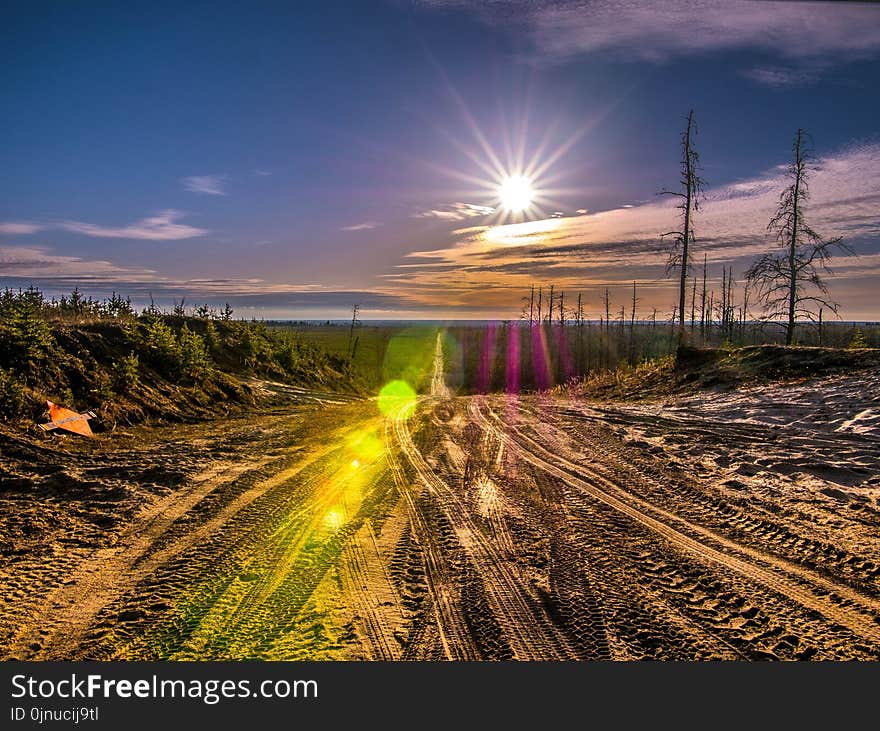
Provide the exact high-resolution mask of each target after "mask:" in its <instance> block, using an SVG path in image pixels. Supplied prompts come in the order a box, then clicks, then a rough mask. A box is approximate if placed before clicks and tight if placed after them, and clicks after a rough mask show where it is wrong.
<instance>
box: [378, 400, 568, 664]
mask: <svg viewBox="0 0 880 731" xmlns="http://www.w3.org/2000/svg"><path fill="white" fill-rule="evenodd" d="M407 418H408V414H407V413H404V412H403V410H401V412H400V413H397V414H395V415H394V416H393V417H392V424H393V429H394V433H395V435H396V437H397V443H398V444H399V445H400V448H401V450H402V451H403V453H404V455H405V456H406V457H407V459H408V461H409V463H410V464H411V465H412V466H413V469H415V471H416V474H417V475H418V477H419V479H420V480H421V481H422V482H423V483H424V484H425V485H426V486H427V488H428V489H429V490H431V491H432V492H433V493H434V494H435V495H437V496H438V497H439V498H441V505H443V508H444V511H445V512H446V515H447V517H448V519H449V520H450V522H451V523H452V525H453V527H454V528H455V530H456V533H457V534H458V537H459V541H460V543H461V544H462V546H463V547H464V548H465V550H466V552H467V553H468V555H469V556H470V558H471V560H472V562H473V563H474V566H475V567H476V569H477V571H478V572H479V573H480V574H481V576H482V577H483V585H484V589H485V592H486V596H487V599H488V601H489V604H490V607H491V609H492V612H493V614H494V615H495V616H496V617H497V618H498V619H499V621H500V623H501V626H502V628H503V630H504V632H505V633H506V634H507V636H508V640H509V641H510V644H511V647H512V649H513V651H514V655H515V657H516V658H517V659H521V660H526V659H531V660H547V659H557V660H561V659H573V658H576V657H577V653H576V652H575V651H574V650H573V649H572V648H571V647H570V646H569V644H568V641H567V639H566V638H565V636H564V634H563V633H562V632H560V631H559V629H558V628H557V627H556V626H555V625H554V624H553V622H552V620H551V619H550V618H549V617H547V616H546V614H545V613H544V612H543V610H542V609H541V608H539V607H538V606H537V603H536V602H535V601H534V600H532V599H531V597H530V594H529V592H528V590H527V589H526V587H525V586H524V585H523V583H522V581H521V580H520V579H519V577H517V576H516V575H515V574H514V573H513V572H512V571H511V570H510V568H509V567H508V566H507V565H506V563H505V562H504V560H503V559H502V558H501V557H500V556H499V555H498V553H497V552H496V551H495V549H494V548H493V547H492V545H491V544H490V543H489V541H487V540H486V538H485V537H484V536H483V535H482V532H481V531H480V530H479V528H478V527H476V526H475V525H474V524H473V521H472V520H471V518H470V516H469V513H468V510H467V508H466V507H465V506H464V505H462V503H461V501H460V500H459V498H458V496H457V495H456V494H455V493H454V492H453V491H452V490H450V489H449V487H448V486H447V485H446V483H445V482H443V480H441V479H440V478H439V477H438V476H437V475H436V474H435V473H434V471H433V470H432V469H431V467H430V466H429V465H428V463H427V462H426V461H425V459H424V457H423V456H422V454H421V452H420V451H419V450H418V448H417V447H416V446H415V444H414V443H413V441H412V437H411V435H410V433H409V428H408V424H407Z"/></svg>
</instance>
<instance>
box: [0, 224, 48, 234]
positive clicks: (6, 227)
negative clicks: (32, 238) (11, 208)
mask: <svg viewBox="0 0 880 731" xmlns="http://www.w3.org/2000/svg"><path fill="white" fill-rule="evenodd" d="M44 228H46V227H45V226H43V225H42V224H39V223H28V222H26V221H6V222H4V223H0V234H7V235H10V236H15V235H18V234H32V233H36V232H37V231H42V230H43V229H44Z"/></svg>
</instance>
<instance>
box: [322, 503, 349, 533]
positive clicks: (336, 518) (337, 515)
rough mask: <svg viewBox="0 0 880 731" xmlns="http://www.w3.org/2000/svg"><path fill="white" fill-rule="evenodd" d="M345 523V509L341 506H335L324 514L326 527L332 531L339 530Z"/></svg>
mask: <svg viewBox="0 0 880 731" xmlns="http://www.w3.org/2000/svg"><path fill="white" fill-rule="evenodd" d="M343 525H345V511H344V510H343V509H341V508H333V509H332V510H329V511H327V514H326V515H325V516H324V527H325V528H327V529H328V530H331V531H337V530H339V529H340V528H341V527H342V526H343Z"/></svg>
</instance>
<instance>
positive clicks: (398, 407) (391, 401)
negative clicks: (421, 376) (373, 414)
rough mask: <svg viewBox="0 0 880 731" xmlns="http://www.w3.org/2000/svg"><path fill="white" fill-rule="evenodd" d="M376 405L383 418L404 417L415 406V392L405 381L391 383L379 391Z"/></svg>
mask: <svg viewBox="0 0 880 731" xmlns="http://www.w3.org/2000/svg"><path fill="white" fill-rule="evenodd" d="M378 405H379V411H381V412H382V413H383V414H385V416H390V415H392V414H393V415H400V416H406V415H407V414H409V413H410V412H411V411H412V410H413V409H414V408H415V406H416V392H415V390H414V389H413V387H412V386H410V385H409V384H408V383H407V382H406V381H391V382H390V383H387V384H385V385H384V386H383V387H382V390H381V391H379V398H378Z"/></svg>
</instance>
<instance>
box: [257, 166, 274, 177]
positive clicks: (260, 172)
mask: <svg viewBox="0 0 880 731" xmlns="http://www.w3.org/2000/svg"><path fill="white" fill-rule="evenodd" d="M271 174H272V173H270V172H269V171H268V170H262V169H260V168H257V169H256V170H254V175H259V176H262V177H265V176H266V175H271Z"/></svg>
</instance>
